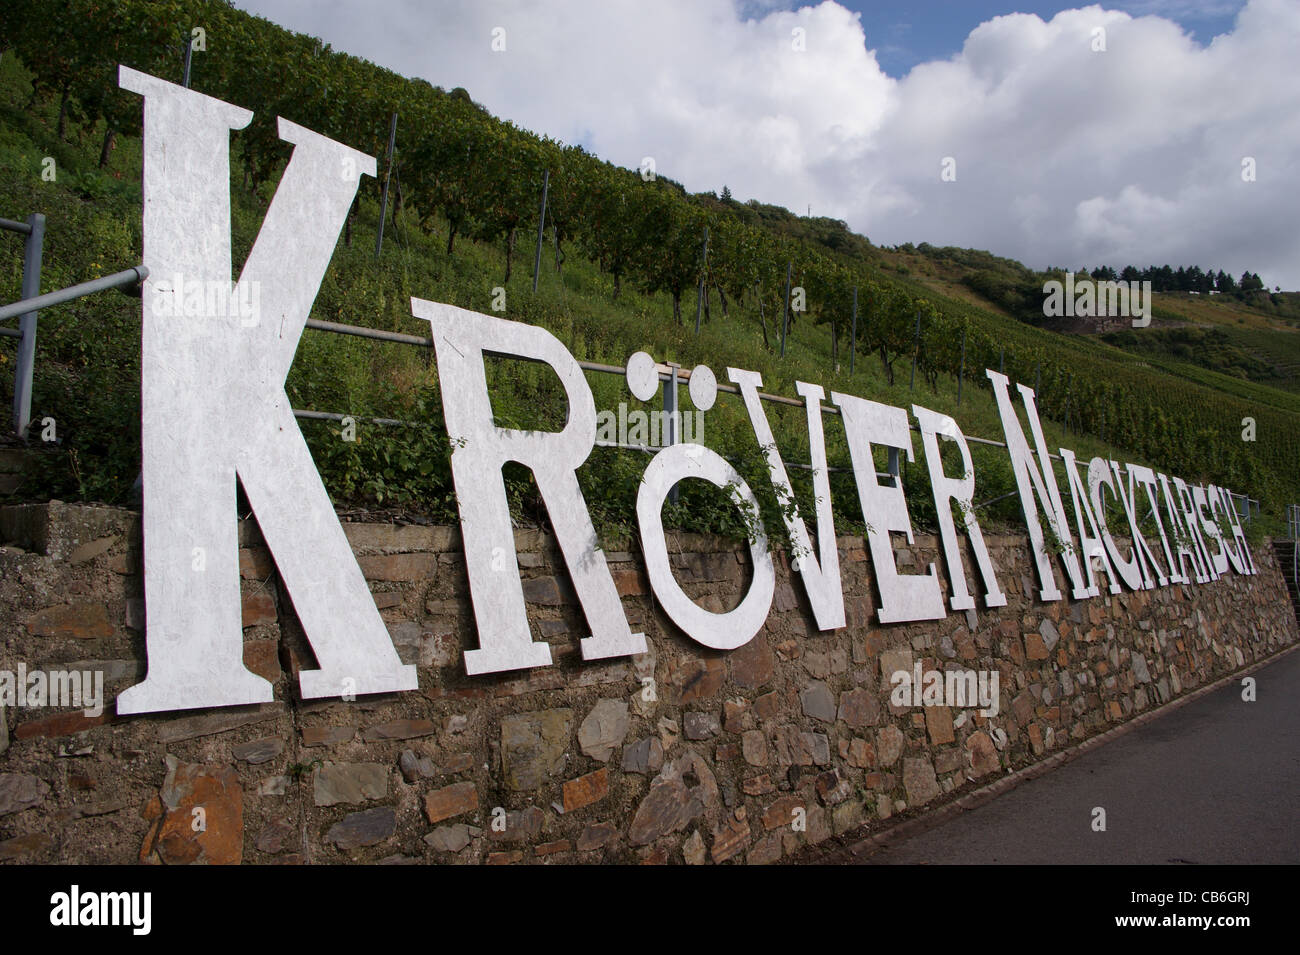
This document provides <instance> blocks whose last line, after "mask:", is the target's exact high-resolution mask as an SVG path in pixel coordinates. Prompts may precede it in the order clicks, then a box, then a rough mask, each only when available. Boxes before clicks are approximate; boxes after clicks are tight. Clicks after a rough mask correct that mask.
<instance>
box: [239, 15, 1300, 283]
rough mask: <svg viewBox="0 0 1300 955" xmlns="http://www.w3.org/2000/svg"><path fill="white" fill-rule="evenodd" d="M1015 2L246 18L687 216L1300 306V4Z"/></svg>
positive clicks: (268, 16)
mask: <svg viewBox="0 0 1300 955" xmlns="http://www.w3.org/2000/svg"><path fill="white" fill-rule="evenodd" d="M1011 2H1013V0H1008V5H1002V4H998V3H989V2H984V0H979V2H971V3H947V2H940V0H916V2H901V0H898V2H896V0H887V2H867V0H845V2H843V3H838V2H831V0H826V2H822V3H819V4H816V5H809V6H798V5H797V4H793V3H784V4H783V3H779V2H776V0H657V2H656V3H654V4H647V3H644V2H634V0H563V2H549V3H538V2H536V0H386V2H384V3H382V4H375V3H370V2H352V0H314V2H304V0H236V5H237V6H239V7H240V8H241V9H245V10H248V11H249V12H252V13H256V14H258V15H260V16H264V17H266V18H267V19H269V20H272V21H273V22H275V23H278V24H280V25H282V26H284V27H287V28H289V29H292V30H297V31H300V32H305V33H310V34H312V35H315V36H320V37H322V38H323V39H325V40H326V41H327V42H328V43H330V44H331V46H333V47H334V49H336V50H341V51H345V52H348V53H352V54H354V55H357V56H362V57H364V58H366V59H368V60H371V61H373V62H375V63H378V64H380V65H382V66H385V67H387V68H389V69H391V70H394V71H396V72H398V73H401V74H404V75H407V76H418V77H422V78H424V79H426V80H428V81H429V82H430V83H433V84H435V85H437V86H441V87H443V88H446V89H451V88H454V87H457V86H462V87H464V88H466V89H467V90H468V91H469V93H470V95H471V96H472V97H473V98H474V100H475V101H477V102H479V103H481V104H483V105H484V106H486V107H487V108H488V109H489V110H491V112H492V113H494V114H495V115H497V116H499V117H502V118H504V119H509V120H511V121H513V122H514V123H515V124H516V125H518V126H521V127H523V128H525V129H530V130H532V131H534V132H537V133H542V134H545V135H548V136H551V137H552V138H555V139H558V140H561V141H563V142H566V143H577V144H581V145H582V146H583V147H584V148H586V149H588V150H589V151H591V152H594V153H595V154H596V155H598V156H600V157H601V158H603V159H607V160H610V161H611V162H614V163H617V164H619V165H622V166H627V167H630V168H635V167H639V166H640V165H641V164H642V162H643V160H644V159H645V158H646V157H652V158H653V160H654V164H655V168H656V170H657V171H658V172H659V173H660V174H662V175H665V176H669V177H671V178H673V179H675V180H677V181H679V182H681V183H683V184H684V185H685V186H686V188H687V189H689V190H690V191H692V192H701V191H710V190H711V191H715V192H721V191H722V188H723V186H724V185H725V186H728V187H729V188H730V190H731V192H732V194H733V195H734V196H735V197H736V198H737V199H740V200H746V199H751V198H752V199H758V200H760V201H762V202H768V203H774V204H777V205H782V206H785V207H786V208H788V209H790V210H792V211H794V212H796V213H799V214H807V213H808V212H809V210H811V212H812V214H813V215H817V216H830V217H832V218H836V219H843V220H844V221H845V222H847V223H848V225H849V227H850V228H852V229H853V230H854V231H856V232H859V233H861V234H863V235H866V236H867V237H868V238H870V239H871V241H872V242H875V243H876V244H878V245H891V246H892V245H899V244H902V243H905V242H912V243H916V244H919V243H921V242H929V243H930V244H932V245H937V246H944V245H955V246H962V247H969V248H976V249H986V250H989V251H991V252H993V253H995V254H997V255H1002V256H1007V257H1010V258H1014V259H1018V260H1020V261H1022V262H1024V263H1025V264H1026V265H1029V266H1031V267H1033V268H1039V269H1041V268H1045V267H1047V266H1049V265H1054V266H1071V267H1074V268H1081V267H1089V268H1090V267H1092V266H1095V265H1100V264H1107V265H1112V266H1115V267H1116V268H1119V267H1122V266H1124V265H1127V264H1134V265H1138V266H1144V265H1152V264H1155V265H1162V264H1166V263H1168V264H1170V265H1173V266H1174V267H1177V266H1179V265H1189V266H1190V265H1199V266H1201V267H1202V268H1214V269H1220V268H1221V269H1224V270H1226V271H1229V272H1232V273H1233V274H1234V275H1235V276H1240V275H1241V273H1242V271H1244V270H1246V269H1249V270H1251V271H1253V272H1257V273H1258V274H1259V275H1260V276H1261V277H1262V278H1263V279H1264V281H1265V282H1266V283H1267V284H1268V286H1269V287H1273V286H1274V285H1280V286H1281V287H1282V288H1284V289H1291V290H1295V289H1300V189H1297V188H1296V187H1297V181H1298V180H1300V68H1297V66H1296V62H1297V52H1296V51H1297V50H1300V0H1248V2H1234V0H1138V2H1134V3H1121V4H1118V5H1117V6H1116V7H1104V6H1098V5H1093V6H1086V7H1080V8H1070V7H1062V6H1060V5H1057V4H1044V3H1021V4H1019V5H1018V6H1011V5H1009V4H1010V3H1011ZM501 31H504V32H501ZM494 37H495V39H496V43H495V44H494ZM502 40H504V43H502ZM494 45H495V46H497V47H498V49H495V50H494V49H493V46H494ZM501 46H504V49H499V47H501ZM289 118H292V117H289Z"/></svg>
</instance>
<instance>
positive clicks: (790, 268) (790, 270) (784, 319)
mask: <svg viewBox="0 0 1300 955" xmlns="http://www.w3.org/2000/svg"><path fill="white" fill-rule="evenodd" d="M793 274H794V261H793V260H791V261H789V262H787V263H786V264H785V309H784V310H783V311H782V312H781V357H782V358H784V357H785V330H786V327H787V326H788V325H789V324H790V279H791V277H792V276H793Z"/></svg>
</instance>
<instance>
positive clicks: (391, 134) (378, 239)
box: [375, 113, 397, 259]
mask: <svg viewBox="0 0 1300 955" xmlns="http://www.w3.org/2000/svg"><path fill="white" fill-rule="evenodd" d="M395 145H397V114H396V113H394V114H393V118H392V119H391V120H390V121H389V123H388V159H387V162H386V164H385V165H386V168H385V170H384V190H383V193H382V194H381V196H380V199H379V233H378V234H377V235H376V236H375V258H376V259H377V258H379V253H380V251H381V250H382V249H383V248H384V220H385V219H387V218H388V181H389V180H390V179H391V178H392V176H393V147H394V146H395Z"/></svg>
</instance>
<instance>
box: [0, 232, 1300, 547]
mask: <svg viewBox="0 0 1300 955" xmlns="http://www.w3.org/2000/svg"><path fill="white" fill-rule="evenodd" d="M0 229H6V230H9V231H11V232H17V233H20V234H23V235H25V236H26V237H27V246H26V249H25V252H24V260H23V297H22V299H21V300H19V301H17V302H14V303H12V304H10V305H5V306H0V321H6V320H8V319H10V318H13V317H15V316H17V317H19V321H20V325H19V328H18V329H10V328H4V327H2V326H0V336H8V337H12V338H18V339H20V342H19V353H18V367H17V372H16V376H15V385H14V411H13V422H14V430H15V431H16V432H17V433H18V434H19V435H20V436H25V435H26V433H27V429H28V426H29V424H30V421H31V389H32V377H33V370H34V367H35V354H36V318H37V315H38V313H39V311H40V310H41V309H43V308H48V307H50V306H53V305H59V304H62V303H65V302H69V301H72V300H74V299H78V298H82V297H84V296H86V295H92V294H94V293H95V292H100V291H104V290H107V289H112V288H118V289H122V290H124V291H126V292H127V293H129V294H130V293H133V292H138V290H139V288H140V286H141V285H142V284H143V283H144V281H145V279H147V278H148V276H149V270H148V269H147V268H146V267H145V266H144V265H137V266H133V267H131V268H129V269H124V270H123V271H121V272H115V273H113V274H112V275H106V276H103V277H102V278H98V279H92V280H91V281H89V282H82V283H80V284H78V285H73V286H69V287H68V288H65V289H60V290H58V291H54V292H48V293H46V294H44V295H41V294H39V293H40V270H41V251H42V244H43V240H44V234H45V216H43V215H41V214H40V213H33V214H32V215H30V216H28V219H27V222H25V223H23V222H15V221H13V220H11V219H0ZM306 327H307V328H310V329H314V330H316V331H321V332H329V333H332V334H336V335H351V336H355V337H359V338H367V339H370V340H372V341H381V342H388V343H392V344H398V345H414V346H416V347H420V348H432V347H433V339H432V338H431V337H430V338H426V337H424V336H422V335H409V334H405V333H402V332H388V331H382V330H380V329H375V328H366V327H365V326H362V325H348V324H344V323H342V322H328V321H323V320H321V319H313V318H309V319H308V320H307V322H306ZM511 357H513V358H517V359H518V360H521V361H534V360H535V359H530V358H527V357H525V356H511ZM578 366H579V367H580V368H582V369H583V370H584V371H588V372H594V373H597V374H609V375H620V376H621V375H625V374H626V372H627V369H626V368H625V367H623V366H621V365H607V364H602V363H600V362H592V361H578ZM657 367H658V372H659V380H660V383H661V386H662V392H663V410H664V412H665V420H666V421H667V422H668V424H669V427H667V428H665V429H664V430H665V432H666V435H667V441H666V442H665V444H666V445H672V444H676V443H678V439H679V437H680V435H679V434H678V423H679V422H680V420H681V419H680V415H679V406H678V401H677V399H678V389H679V388H680V387H681V386H682V385H689V384H690V379H691V373H690V371H688V370H687V369H684V368H682V367H681V366H680V365H678V364H677V363H675V362H663V363H660V364H659V365H658V366H657ZM717 390H718V392H719V393H726V394H732V395H739V394H740V388H739V386H737V385H731V384H724V383H722V382H718V383H717ZM758 397H759V399H760V400H762V401H766V402H770V403H772V404H779V405H786V406H790V407H796V408H804V407H806V402H805V401H804V399H802V398H789V397H786V396H785V395H774V394H770V393H768V392H763V391H760V392H759V393H758ZM821 410H822V412H823V413H825V414H831V415H838V414H840V409H839V408H837V407H835V406H834V405H830V404H823V405H821ZM293 413H294V415H295V416H296V417H298V418H302V419H305V420H313V421H344V420H346V419H349V418H351V419H352V420H356V419H355V417H353V416H352V415H346V414H341V413H337V412H329V411H314V410H308V409H300V408H294V409H293ZM365 420H368V421H370V422H372V423H374V424H378V425H382V426H386V427H425V426H427V423H425V422H416V421H404V420H401V419H398V418H368V419H365ZM909 427H910V428H911V430H912V431H916V432H919V431H920V427H919V426H918V425H916V424H909ZM964 437H965V439H966V441H967V442H969V443H971V444H979V445H985V446H988V447H997V448H1004V449H1005V448H1006V447H1007V445H1006V442H1004V441H997V440H994V439H991V438H981V437H979V436H978V435H972V434H966V435H964ZM596 446H597V447H606V448H619V449H622V450H626V451H640V452H643V453H647V454H654V453H655V452H657V451H658V450H660V448H659V447H655V446H651V445H643V444H628V443H624V442H619V441H605V440H600V439H597V441H596ZM888 455H889V457H888V463H887V465H886V470H885V471H883V472H877V475H876V476H877V477H878V478H882V479H884V481H885V483H886V484H887V485H889V486H895V485H896V483H897V481H898V478H899V469H900V455H899V449H898V448H889V449H888ZM1048 457H1049V459H1050V460H1052V461H1060V460H1061V457H1060V456H1059V455H1056V454H1052V453H1051V452H1048ZM782 463H783V464H784V465H785V466H786V467H792V468H797V469H800V470H811V469H812V468H811V465H808V464H804V463H802V462H798V461H785V460H783V461H782ZM1049 466H1050V465H1049ZM827 470H828V471H830V472H835V473H849V472H851V471H852V469H851V468H843V467H828V468H827ZM1016 493H1018V492H1014V491H1013V492H1010V493H1008V494H1002V495H999V496H997V497H994V498H990V499H989V500H986V501H982V502H980V503H978V504H975V505H973V506H974V507H975V508H977V509H978V508H983V507H987V506H989V505H990V504H994V503H997V502H998V501H1001V500H1005V499H1007V498H1009V497H1012V496H1014V495H1015V494H1016ZM1229 493H1230V495H1231V497H1232V499H1233V504H1234V507H1235V509H1236V511H1237V514H1238V516H1239V518H1240V519H1241V520H1242V521H1243V522H1245V523H1249V522H1250V520H1251V517H1252V513H1253V515H1255V516H1258V514H1259V507H1260V502H1259V501H1257V500H1255V499H1254V498H1251V497H1248V496H1247V495H1245V494H1236V493H1232V492H1229ZM1290 515H1291V508H1288V518H1290ZM1296 521H1297V523H1296V525H1295V526H1296V528H1297V530H1300V507H1296ZM1293 539H1294V533H1293Z"/></svg>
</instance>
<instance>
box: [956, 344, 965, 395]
mask: <svg viewBox="0 0 1300 955" xmlns="http://www.w3.org/2000/svg"><path fill="white" fill-rule="evenodd" d="M965 377H966V326H965V325H963V326H962V329H961V364H960V365H958V366H957V406H958V407H961V385H962V381H963V379H965Z"/></svg>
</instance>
